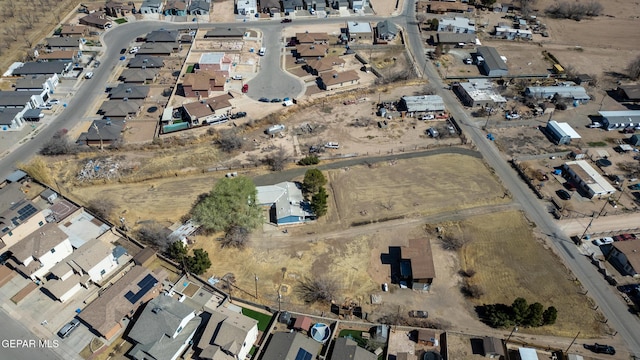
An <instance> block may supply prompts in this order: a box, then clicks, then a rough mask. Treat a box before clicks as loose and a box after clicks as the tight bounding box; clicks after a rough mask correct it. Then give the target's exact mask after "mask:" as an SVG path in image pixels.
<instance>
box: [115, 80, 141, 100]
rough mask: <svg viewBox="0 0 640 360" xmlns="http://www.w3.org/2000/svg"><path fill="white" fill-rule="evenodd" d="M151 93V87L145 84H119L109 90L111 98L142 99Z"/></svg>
mask: <svg viewBox="0 0 640 360" xmlns="http://www.w3.org/2000/svg"><path fill="white" fill-rule="evenodd" d="M147 95H149V87H148V86H145V85H131V84H118V86H116V87H115V88H112V89H111V90H110V91H109V99H112V100H114V99H127V100H133V99H135V100H142V99H144V98H146V97H147Z"/></svg>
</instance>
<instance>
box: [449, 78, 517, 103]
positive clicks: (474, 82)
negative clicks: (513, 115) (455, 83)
mask: <svg viewBox="0 0 640 360" xmlns="http://www.w3.org/2000/svg"><path fill="white" fill-rule="evenodd" d="M460 86H461V87H462V88H463V89H464V91H465V92H466V93H467V94H468V95H469V97H471V98H472V99H473V100H474V101H487V100H492V101H493V102H495V103H506V102H507V99H505V97H504V96H502V95H500V94H498V93H496V92H495V90H494V89H493V83H492V82H491V81H490V80H487V79H470V80H469V81H468V82H463V83H460Z"/></svg>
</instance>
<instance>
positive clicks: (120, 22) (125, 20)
mask: <svg viewBox="0 0 640 360" xmlns="http://www.w3.org/2000/svg"><path fill="white" fill-rule="evenodd" d="M113 21H115V22H116V24H124V23H126V22H128V21H127V19H125V18H120V19H115V20H113Z"/></svg>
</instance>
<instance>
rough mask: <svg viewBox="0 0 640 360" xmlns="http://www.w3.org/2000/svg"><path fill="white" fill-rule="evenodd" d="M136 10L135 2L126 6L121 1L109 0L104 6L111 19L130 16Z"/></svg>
mask: <svg viewBox="0 0 640 360" xmlns="http://www.w3.org/2000/svg"><path fill="white" fill-rule="evenodd" d="M135 9H136V5H135V4H134V3H133V2H128V3H126V4H124V3H121V2H119V1H113V0H109V1H107V3H106V4H105V6H104V10H105V12H106V13H107V16H111V17H120V16H126V15H128V14H130V13H131V12H132V11H134V10H135Z"/></svg>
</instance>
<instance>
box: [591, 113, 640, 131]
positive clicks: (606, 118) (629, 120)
mask: <svg viewBox="0 0 640 360" xmlns="http://www.w3.org/2000/svg"><path fill="white" fill-rule="evenodd" d="M598 114H600V116H602V127H603V128H605V129H606V130H607V131H610V130H622V129H625V128H627V127H638V126H640V110H622V111H599V112H598Z"/></svg>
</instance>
